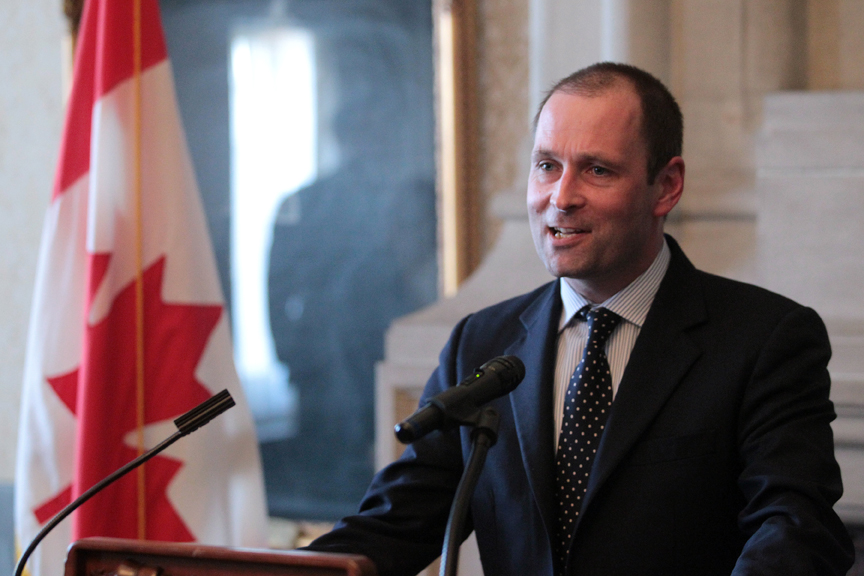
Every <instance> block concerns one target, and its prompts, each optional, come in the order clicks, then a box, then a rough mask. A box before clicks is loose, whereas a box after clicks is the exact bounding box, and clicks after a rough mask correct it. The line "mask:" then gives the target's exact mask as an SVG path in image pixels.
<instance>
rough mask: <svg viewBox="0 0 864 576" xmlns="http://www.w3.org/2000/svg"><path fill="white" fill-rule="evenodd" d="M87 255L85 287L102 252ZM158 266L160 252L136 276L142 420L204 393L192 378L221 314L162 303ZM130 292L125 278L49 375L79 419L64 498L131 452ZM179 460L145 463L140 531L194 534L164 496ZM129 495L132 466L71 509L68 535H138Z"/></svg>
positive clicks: (102, 265)
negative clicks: (76, 353)
mask: <svg viewBox="0 0 864 576" xmlns="http://www.w3.org/2000/svg"><path fill="white" fill-rule="evenodd" d="M91 258H92V260H91V262H90V278H91V285H92V284H100V283H101V281H102V279H103V278H104V272H105V270H106V268H107V258H109V256H108V255H94V256H92V257H91ZM164 268H165V258H164V257H162V258H160V259H159V260H158V261H157V262H155V263H154V264H153V265H151V266H150V267H149V268H148V269H147V270H145V271H144V274H143V296H144V298H143V301H144V338H143V342H144V347H143V348H144V421H145V425H146V424H153V423H156V422H161V421H165V420H170V419H173V418H176V417H177V416H179V415H181V414H183V413H184V412H186V411H188V410H189V409H191V408H193V407H194V406H196V405H197V404H199V403H200V402H202V401H204V400H205V399H207V398H209V397H210V396H211V394H210V392H209V391H208V390H207V389H206V388H205V387H204V386H202V385H201V383H200V382H198V381H197V380H196V378H195V369H196V367H197V366H198V363H199V361H200V359H201V355H202V354H203V351H204V348H205V346H206V345H207V341H208V340H209V338H210V334H211V333H212V331H213V329H214V328H215V326H216V323H217V322H218V321H219V318H220V316H221V314H222V307H221V306H219V305H194V304H169V303H166V302H164V301H162V298H161V288H162V277H163V272H164ZM95 292H96V289H95V288H93V289H91V290H90V293H91V294H95ZM135 292H136V289H135V283H134V282H131V283H130V284H128V285H127V286H125V287H124V288H123V289H122V290H121V291H120V292H119V293H118V294H117V296H116V298H115V299H114V301H113V302H112V305H111V308H110V311H109V313H108V314H107V315H106V317H105V318H104V319H103V320H101V321H100V322H99V323H98V324H95V325H92V326H90V325H88V326H87V334H86V337H85V340H84V350H83V354H82V362H81V365H80V366H79V368H78V370H77V371H76V372H73V373H70V374H66V375H62V376H58V377H55V378H50V379H49V383H50V384H51V386H52V387H53V388H54V389H55V391H57V393H58V396H59V397H60V398H61V399H62V400H63V401H64V403H65V404H66V405H67V406H69V407H70V409H72V411H73V413H75V415H76V416H77V419H78V428H77V436H76V454H75V478H74V480H73V485H72V490H71V493H70V494H69V496H71V497H77V496H78V495H80V494H81V493H82V492H84V491H85V490H87V489H88V488H90V487H91V486H92V485H94V484H95V483H96V482H98V481H99V480H101V479H102V478H104V477H105V476H107V475H108V474H110V473H111V472H113V471H114V470H115V469H117V468H119V467H120V466H122V465H123V464H126V463H127V462H129V461H130V460H132V459H133V458H135V457H136V456H137V451H136V449H135V448H133V447H130V446H128V445H127V444H126V443H125V442H124V440H125V439H126V436H127V435H128V434H129V433H130V432H132V431H133V430H135V429H136V428H137V421H136V322H135V315H136V312H135V310H136V308H135ZM73 399H74V400H73ZM181 467H182V462H179V461H177V460H176V459H172V458H168V457H164V456H157V457H156V458H153V459H152V460H150V461H149V462H148V463H147V464H145V478H146V481H145V486H146V488H145V494H146V502H147V504H146V510H145V522H146V538H147V539H150V540H172V541H191V540H194V536H193V535H192V534H191V532H190V531H189V529H188V528H187V527H186V525H185V523H184V522H183V520H182V519H181V518H180V516H179V515H178V514H177V512H176V511H175V510H174V508H173V506H172V505H171V503H170V501H169V500H168V498H167V496H166V489H167V488H168V485H169V484H170V482H171V479H172V478H173V477H174V475H175V474H176V473H177V472H178V470H179V469H180V468H181ZM137 493H138V486H137V478H136V475H135V473H134V472H133V473H130V474H129V475H127V476H125V477H124V478H122V479H120V480H118V481H117V482H115V483H114V484H113V485H111V486H109V487H108V488H107V489H105V490H104V491H103V492H101V493H100V494H99V495H97V496H95V497H94V498H93V499H92V500H90V501H89V502H88V503H86V504H85V505H84V506H82V507H81V509H80V510H79V512H78V513H77V514H76V517H75V519H74V521H73V522H74V523H73V537H74V538H83V537H86V536H114V537H124V538H136V537H138V530H137V515H138V509H137V508H138V505H137V501H138V497H137ZM63 496H65V494H63V493H62V491H61V493H60V494H58V495H56V496H54V497H52V499H50V500H49V501H48V502H46V503H44V504H43V505H41V506H40V507H39V508H37V510H40V511H41V512H42V513H43V515H44V514H45V512H46V510H45V509H46V507H48V508H56V506H57V505H58V499H59V500H63Z"/></svg>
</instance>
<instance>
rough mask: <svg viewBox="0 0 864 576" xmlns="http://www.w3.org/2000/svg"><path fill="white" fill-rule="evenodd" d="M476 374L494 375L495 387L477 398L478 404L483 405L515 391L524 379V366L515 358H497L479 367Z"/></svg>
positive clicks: (487, 389)
mask: <svg viewBox="0 0 864 576" xmlns="http://www.w3.org/2000/svg"><path fill="white" fill-rule="evenodd" d="M477 372H478V373H489V372H491V373H493V374H495V379H494V383H495V386H494V387H491V386H490V387H489V388H486V389H485V390H483V391H482V393H481V395H480V397H478V398H477V400H478V403H480V404H485V403H486V402H489V401H490V400H493V399H495V398H498V397H499V396H504V395H505V394H509V393H510V392H512V391H513V390H515V389H516V386H518V385H519V383H520V382H522V379H523V378H525V364H523V363H522V360H520V359H519V358H517V357H516V356H498V357H497V358H493V359H492V360H490V361H489V362H487V363H486V364H484V365H483V366H481V367H480V368H479V369H478V370H477ZM484 380H486V379H484ZM487 381H488V380H487ZM478 392H479V391H478Z"/></svg>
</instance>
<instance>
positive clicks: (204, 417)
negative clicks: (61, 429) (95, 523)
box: [15, 390, 234, 576]
mask: <svg viewBox="0 0 864 576" xmlns="http://www.w3.org/2000/svg"><path fill="white" fill-rule="evenodd" d="M232 406H234V399H233V398H232V397H231V394H229V393H228V390H222V391H221V392H219V393H218V394H216V395H215V396H211V397H210V398H208V399H207V400H205V401H204V402H202V403H201V404H199V405H198V406H196V407H195V408H193V409H192V410H190V411H189V412H186V413H185V414H183V415H182V416H180V417H179V418H177V419H176V420H174V425H175V426H177V432H175V433H174V434H172V435H171V436H169V437H168V438H166V439H165V440H163V441H162V442H161V443H160V444H158V445H157V446H156V447H154V448H152V449H150V450H148V451H147V452H145V453H144V454H142V455H140V456H139V457H137V458H136V459H134V460H132V461H131V462H129V463H128V464H126V465H125V466H122V467H120V468H119V469H117V470H115V471H114V472H113V473H112V474H110V475H109V476H107V477H105V478H103V479H102V480H100V481H99V482H98V483H97V484H94V485H93V486H92V487H91V488H90V489H89V490H87V491H86V492H84V493H83V494H81V496H79V497H78V498H76V499H75V501H73V502H72V503H71V504H69V505H68V506H66V507H65V508H63V509H62V510H61V511H60V512H58V513H57V514H56V515H55V516H54V517H53V518H52V519H51V520H50V521H49V522H48V523H47V524H45V526H44V527H43V528H42V530H40V531H39V533H38V534H37V535H36V537H35V538H33V541H32V542H30V545H29V546H28V547H27V549H26V550H25V551H24V553H23V554H21V558H20V559H19V560H18V565H17V566H16V568H15V576H21V574H22V573H23V572H24V566H25V565H26V564H27V560H28V559H29V558H30V555H31V554H32V553H33V551H34V550H35V549H36V546H37V545H38V544H39V543H40V542H42V540H43V539H44V538H45V536H47V535H48V533H49V532H51V530H53V529H54V527H55V526H57V524H59V523H60V522H61V521H62V520H63V519H64V518H66V517H67V516H69V514H71V513H72V512H74V511H75V509H76V508H78V507H79V506H81V505H82V504H84V503H85V502H86V501H87V500H89V499H90V498H92V497H93V496H94V495H96V493H97V492H99V491H100V490H102V489H103V488H105V487H106V486H108V485H109V484H111V483H112V482H114V481H115V480H117V479H118V478H120V477H121V476H123V475H124V474H126V473H127V472H129V471H130V470H133V469H135V468H137V467H138V466H140V465H141V464H143V463H144V462H146V461H147V460H150V459H151V458H153V457H154V456H156V455H157V454H159V453H160V452H162V451H163V450H165V449H166V448H168V447H169V446H170V445H171V444H173V443H174V442H176V441H177V440H179V439H180V438H182V437H183V436H186V435H187V434H189V433H191V432H194V431H195V430H197V429H198V428H200V427H201V426H203V425H204V424H207V423H208V422H210V420H212V419H213V418H215V417H216V416H218V415H220V414H222V413H223V412H225V411H226V410H228V409H229V408H231V407H232Z"/></svg>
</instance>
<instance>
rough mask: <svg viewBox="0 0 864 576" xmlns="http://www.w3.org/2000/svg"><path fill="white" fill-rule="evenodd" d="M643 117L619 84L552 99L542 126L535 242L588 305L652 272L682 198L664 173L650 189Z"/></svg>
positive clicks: (537, 140) (532, 185)
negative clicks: (668, 216)
mask: <svg viewBox="0 0 864 576" xmlns="http://www.w3.org/2000/svg"><path fill="white" fill-rule="evenodd" d="M641 118H642V112H641V105H640V102H639V98H638V96H637V95H636V94H635V93H634V92H633V91H632V89H630V88H629V86H626V85H619V86H612V87H610V88H609V89H608V90H607V91H605V92H603V93H601V94H599V95H596V96H592V97H588V96H580V95H573V94H567V93H564V92H557V93H555V94H553V95H552V97H550V98H549V100H548V101H547V102H546V105H545V106H544V107H543V110H542V112H541V113H540V117H539V119H538V123H537V131H536V133H535V136H534V150H533V152H532V158H531V171H530V175H529V177H528V215H529V221H530V223H531V232H532V235H533V237H534V244H535V246H536V248H537V252H538V253H539V255H540V258H541V259H542V260H543V263H544V264H545V265H546V268H547V269H548V270H549V272H550V273H551V274H553V275H554V276H557V277H565V278H569V279H571V280H569V281H570V282H571V284H572V285H573V286H574V288H575V289H576V290H577V291H578V292H579V293H580V294H582V295H583V296H585V297H586V298H588V299H589V300H592V301H594V302H602V301H603V300H605V299H606V298H608V297H610V296H612V295H613V294H615V293H616V292H618V291H619V290H621V289H622V288H624V287H626V286H627V285H628V284H629V283H630V282H632V281H633V280H635V279H636V278H637V277H638V276H639V275H640V274H641V273H642V272H644V271H645V270H646V269H647V268H648V267H649V266H650V265H651V262H653V260H654V258H655V257H656V255H657V253H658V251H659V250H660V247H661V243H662V241H663V217H664V216H665V215H666V214H667V213H668V212H669V210H671V209H672V207H673V206H674V205H675V203H676V202H677V200H678V197H679V196H680V187H679V189H677V194H672V195H670V194H669V192H670V179H669V177H668V174H667V172H668V168H669V165H667V168H664V170H663V171H661V174H660V175H659V176H658V177H657V179H656V180H655V183H654V184H652V185H650V186H649V185H648V174H647V151H646V149H645V144H644V141H643V138H642V136H641V134H640V124H641ZM676 162H680V166H678V168H680V177H681V185H682V186H683V170H684V167H683V162H682V161H681V160H680V158H676V159H674V160H673V161H671V162H670V165H672V164H674V163H676ZM673 171H674V170H673ZM673 185H674V182H673ZM673 197H674V198H673Z"/></svg>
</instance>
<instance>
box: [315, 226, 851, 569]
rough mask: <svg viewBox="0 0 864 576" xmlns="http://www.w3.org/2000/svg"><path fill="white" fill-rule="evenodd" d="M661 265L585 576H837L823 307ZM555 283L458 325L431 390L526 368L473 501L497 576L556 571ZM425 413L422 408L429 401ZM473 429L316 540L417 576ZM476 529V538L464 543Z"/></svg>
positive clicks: (593, 486) (604, 468)
mask: <svg viewBox="0 0 864 576" xmlns="http://www.w3.org/2000/svg"><path fill="white" fill-rule="evenodd" d="M668 242H669V244H670V247H671V249H672V259H671V262H670V265H669V270H668V272H667V274H666V276H665V278H664V279H663V282H662V284H661V286H660V288H659V290H658V292H657V296H656V298H655V300H654V303H653V305H652V307H651V310H650V312H649V314H648V317H647V318H646V320H645V324H644V326H643V327H642V331H641V333H640V336H639V338H638V340H637V342H636V345H635V347H634V349H633V352H632V354H631V356H630V360H629V363H628V365H627V368H626V370H625V372H624V375H623V378H622V380H621V383H620V386H619V388H618V392H617V395H616V397H615V401H614V403H613V406H612V410H611V412H610V415H609V420H608V422H607V427H606V430H605V433H604V435H603V438H602V441H601V443H600V447H599V449H598V453H597V456H596V460H595V463H594V467H593V469H592V471H591V477H590V480H589V484H588V488H587V492H586V495H585V498H584V500H583V506H582V512H581V513H580V515H579V521H578V524H577V526H576V529H575V535H574V538H573V543H572V548H571V554H570V561H569V563H568V567H567V571H568V573H569V574H579V575H597V576H600V575H602V576H612V575H619V574H620V575H628V576H631V575H649V574H657V575H674V574H682V575H684V574H686V575H708V574H726V575H728V574H730V573H733V574H736V575H744V574H759V575H768V574H778V575H781V574H782V575H783V576H792V575H796V574H802V575H803V574H808V575H813V574H819V575H822V574H838V575H840V574H845V573H846V571H847V570H848V568H849V566H850V565H851V563H852V554H853V552H852V545H851V542H850V540H849V537H848V535H847V533H846V531H845V529H844V527H843V525H842V524H841V522H840V520H839V519H838V518H837V516H836V515H835V514H834V512H833V510H832V505H833V503H834V502H835V501H836V500H837V499H838V498H839V497H840V495H841V493H842V485H841V480H840V470H839V468H838V466H837V463H836V461H835V458H834V449H833V438H832V433H831V428H830V426H829V423H830V422H831V421H832V420H833V419H834V417H835V413H834V408H833V405H832V403H831V401H830V400H829V399H828V392H829V387H830V382H829V377H828V372H827V369H826V366H827V363H828V360H829V358H830V355H831V351H830V345H829V343H828V335H827V333H826V331H825V327H824V325H823V323H822V321H821V320H820V319H819V317H818V315H817V314H816V313H815V312H814V311H813V310H811V309H809V308H805V307H802V306H800V305H798V304H796V303H794V302H792V301H791V300H789V299H786V298H784V297H782V296H778V295H776V294H773V293H770V292H768V291H766V290H763V289H760V288H757V287H754V286H750V285H747V284H743V283H740V282H735V281H731V280H727V279H724V278H720V277H717V276H712V275H709V274H706V273H704V272H700V271H697V270H696V269H695V268H694V267H693V266H692V264H691V263H690V262H689V261H688V260H687V258H686V257H685V256H684V254H683V253H682V252H681V250H680V248H678V246H677V244H676V243H675V242H674V240H672V239H671V238H669V239H668ZM560 314H561V300H560V296H559V287H558V283H557V282H553V283H550V284H547V285H545V286H542V287H540V288H538V289H537V290H535V291H533V292H531V293H529V294H526V295H523V296H520V297H517V298H514V299H512V300H508V301H506V302H503V303H500V304H498V305H495V306H492V307H490V308H487V309H484V310H482V311H480V312H478V313H476V314H473V315H471V316H469V317H467V318H465V319H464V320H462V321H461V322H460V323H459V324H458V325H457V326H456V328H455V329H454V330H453V334H452V336H451V338H450V341H449V342H448V343H447V345H446V347H445V348H444V350H443V351H442V353H441V357H440V365H439V367H438V369H437V370H436V371H435V372H434V373H433V375H432V377H431V378H430V380H429V382H428V384H427V386H426V390H425V393H424V396H425V397H428V396H431V395H434V394H437V393H439V392H441V391H442V390H444V389H445V388H447V387H448V386H452V385H453V384H454V383H458V382H460V381H462V379H463V378H465V377H466V376H468V375H469V374H470V373H471V372H472V371H473V370H474V369H475V368H476V367H478V366H480V365H481V364H483V363H484V362H486V361H487V360H489V359H491V358H493V357H495V356H500V355H504V354H512V355H515V356H518V357H519V358H521V359H522V360H523V362H524V363H525V366H526V375H525V379H524V380H523V382H522V383H521V384H520V385H519V387H518V388H516V390H515V391H514V392H512V393H511V394H510V395H509V396H506V397H504V398H501V399H499V400H496V401H495V402H493V403H492V405H494V406H495V408H496V409H497V410H498V412H499V413H500V416H501V423H500V429H499V438H498V443H497V444H496V445H495V446H494V447H493V448H492V449H491V450H490V452H489V456H488V459H487V461H486V465H485V468H484V470H483V473H482V475H481V477H480V480H479V483H478V486H477V489H476V491H475V494H474V497H473V500H472V502H471V521H472V526H471V527H472V528H473V529H474V530H476V535H477V542H478V546H479V550H480V556H481V560H482V562H483V567H484V572H485V574H487V576H503V575H514V576H517V575H518V576H525V575H528V574H531V575H535V574H536V575H548V576H551V575H552V574H553V559H552V547H551V543H550V542H551V538H552V535H553V534H554V528H553V524H552V522H553V509H554V503H553V487H552V480H553V478H554V472H553V465H554V448H553V442H554V432H553V426H554V424H553V422H554V419H553V416H552V386H553V384H552V382H553V375H554V369H555V358H556V353H557V344H556V339H557V328H558V319H559V318H560ZM421 403H422V401H421ZM469 447H470V440H469V438H468V435H467V433H466V432H465V431H462V432H460V431H452V432H447V433H433V434H432V435H430V436H427V437H426V438H424V439H423V440H421V441H418V442H416V443H415V444H414V445H412V446H410V447H409V448H408V449H407V450H406V451H405V454H404V455H403V456H402V458H401V459H400V460H398V461H397V462H395V463H394V464H392V465H390V466H389V467H387V468H385V469H384V470H383V471H381V472H380V473H379V474H378V475H377V476H376V477H375V479H374V480H373V482H372V485H371V486H370V488H369V490H368V492H367V494H366V496H365V498H364V500H363V502H362V504H361V508H360V512H359V513H358V514H357V515H355V516H351V517H349V518H346V519H344V520H342V521H341V522H340V523H339V524H338V525H337V527H336V528H335V529H334V531H333V532H331V533H329V534H327V535H325V536H323V537H321V538H319V539H318V540H316V541H315V542H314V543H313V544H312V546H311V547H310V548H311V549H313V550H320V551H339V552H354V553H361V554H365V555H367V556H369V557H370V558H372V560H373V561H374V562H375V563H376V565H377V566H378V569H379V572H380V573H381V574H383V575H390V574H400V575H413V574H416V573H417V572H418V571H419V570H420V569H422V568H423V567H424V566H425V565H427V564H428V563H429V562H430V561H432V560H433V559H434V558H435V557H436V556H437V555H438V554H439V553H440V551H441V543H442V538H443V535H444V529H445V525H446V521H447V515H448V512H449V508H450V504H451V501H452V497H453V493H454V491H455V488H456V485H457V483H458V481H459V478H460V476H461V473H462V469H463V464H464V462H465V461H466V460H467V457H468V452H469ZM466 536H467V535H466Z"/></svg>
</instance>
